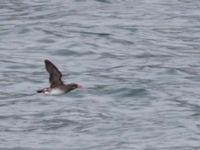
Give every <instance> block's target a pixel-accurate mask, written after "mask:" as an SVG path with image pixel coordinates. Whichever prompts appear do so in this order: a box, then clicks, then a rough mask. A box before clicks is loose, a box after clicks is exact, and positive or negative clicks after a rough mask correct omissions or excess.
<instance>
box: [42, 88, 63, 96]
mask: <svg viewBox="0 0 200 150" xmlns="http://www.w3.org/2000/svg"><path fill="white" fill-rule="evenodd" d="M44 94H46V95H61V94H65V92H64V91H63V90H60V89H56V88H55V89H51V91H45V93H44Z"/></svg>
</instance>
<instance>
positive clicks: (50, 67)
mask: <svg viewBox="0 0 200 150" xmlns="http://www.w3.org/2000/svg"><path fill="white" fill-rule="evenodd" d="M44 63H45V66H46V70H47V71H48V72H49V82H50V87H51V88H54V87H57V86H60V85H63V82H62V80H61V78H62V74H61V72H60V71H59V70H58V68H57V67H56V66H55V65H54V64H53V63H52V62H50V61H49V60H45V61H44Z"/></svg>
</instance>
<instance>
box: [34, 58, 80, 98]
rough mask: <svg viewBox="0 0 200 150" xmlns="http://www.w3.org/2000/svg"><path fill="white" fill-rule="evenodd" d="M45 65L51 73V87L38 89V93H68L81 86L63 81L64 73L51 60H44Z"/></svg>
mask: <svg viewBox="0 0 200 150" xmlns="http://www.w3.org/2000/svg"><path fill="white" fill-rule="evenodd" d="M44 63H45V67H46V70H47V72H48V73H49V82H50V87H48V88H43V89H41V90H38V91H37V93H44V94H45V95H62V94H65V93H68V92H70V91H72V90H74V89H77V88H80V87H81V86H80V85H78V84H76V83H70V84H64V83H63V81H62V73H61V72H60V71H59V70H58V68H57V67H56V66H55V65H54V64H53V63H52V62H51V61H49V60H47V59H46V60H44Z"/></svg>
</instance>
